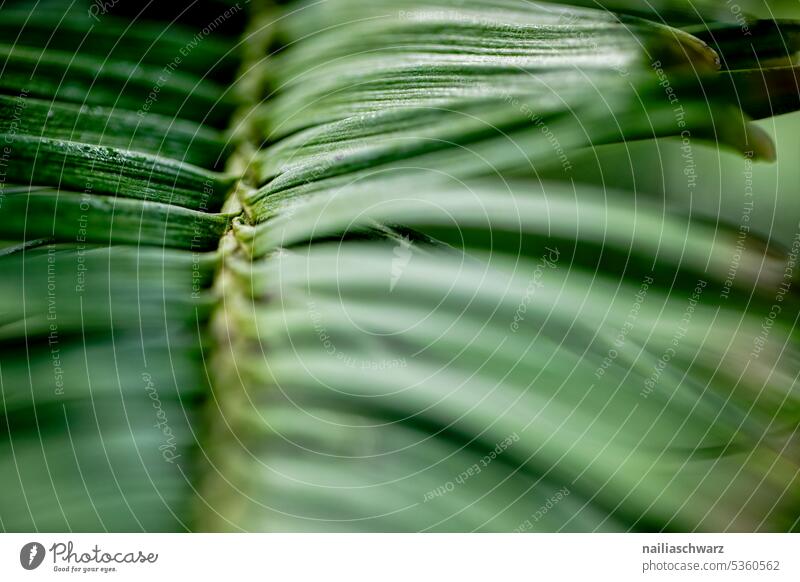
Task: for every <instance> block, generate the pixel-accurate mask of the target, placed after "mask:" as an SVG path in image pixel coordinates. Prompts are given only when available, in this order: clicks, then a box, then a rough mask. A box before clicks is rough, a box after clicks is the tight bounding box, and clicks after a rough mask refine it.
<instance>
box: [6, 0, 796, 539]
mask: <svg viewBox="0 0 800 582" xmlns="http://www.w3.org/2000/svg"><path fill="white" fill-rule="evenodd" d="M56 4H58V3H56ZM70 4H71V3H70ZM89 6H90V5H88V4H83V5H82V7H74V6H73V8H72V9H71V10H69V11H68V10H66V9H65V7H64V6H62V7H61V8H59V9H57V10H55V11H54V9H53V8H52V6H51V7H50V8H49V9H48V10H44V9H37V10H31V9H29V8H24V7H23V8H20V6H19V5H14V4H12V6H11V7H10V8H2V9H1V12H0V14H2V16H4V17H6V16H7V18H0V29H2V30H3V32H4V39H6V40H4V44H3V46H2V47H0V58H2V60H3V63H4V65H3V67H4V68H3V69H2V74H1V75H0V134H2V136H0V141H2V142H3V143H4V144H7V147H6V149H4V150H2V149H0V154H2V155H3V157H2V165H0V168H2V171H3V173H2V182H0V229H1V230H0V240H2V241H5V242H0V267H2V270H3V272H4V276H3V278H1V279H0V298H2V303H0V342H2V349H0V396H2V399H1V400H0V401H1V402H2V409H3V416H2V417H0V418H2V420H0V422H2V423H3V424H4V427H3V433H4V435H6V436H4V437H3V439H1V440H0V449H2V457H0V458H1V459H2V461H1V462H2V463H3V466H4V471H3V474H4V475H6V477H4V479H3V485H4V488H5V489H4V490H5V491H6V495H5V496H4V499H3V500H2V501H0V526H1V527H2V528H3V529H5V530H10V531H31V530H50V531H53V530H58V531H60V530H82V531H93V530H108V531H138V530H146V531H156V530H166V531H170V530H203V531H205V530H214V531H216V530H251V531H349V530H352V531H420V530H424V531H473V530H486V531H533V530H536V531H580V532H584V531H630V530H643V531H659V530H668V531H720V530H734V531H793V530H796V529H797V528H798V523H799V520H800V500H798V498H797V490H798V489H797V487H798V475H799V474H800V465H799V463H800V457H798V449H797V436H796V433H797V428H798V425H799V424H800V401H798V389H797V387H796V378H797V375H798V373H800V367H799V366H798V362H800V353H798V348H797V346H798V337H797V331H796V329H795V322H796V320H797V317H798V315H800V311H798V306H799V305H800V303H798V301H797V297H796V294H795V292H794V288H793V284H794V269H795V267H796V260H797V248H796V246H792V247H791V248H780V247H778V246H777V245H776V244H775V243H774V241H768V240H762V239H760V238H758V237H757V236H756V234H755V232H751V231H750V229H749V228H747V229H745V228H743V227H742V226H743V225H742V224H740V225H724V224H720V223H718V222H717V223H712V222H709V221H702V220H700V219H698V217H697V216H695V215H694V214H693V208H690V207H686V206H679V205H677V204H669V203H666V202H665V201H664V200H660V199H657V197H655V196H653V195H650V194H647V193H643V192H640V191H639V190H638V189H637V188H630V189H625V188H610V187H608V186H607V184H606V183H605V179H602V180H600V183H598V184H592V183H591V182H592V180H591V179H590V178H589V176H588V173H587V172H585V169H584V167H583V166H582V165H581V162H580V159H585V157H586V156H589V157H592V156H594V157H595V158H596V160H597V164H598V167H599V168H600V171H601V172H606V171H607V172H608V174H609V175H611V174H613V173H615V172H616V171H617V170H618V169H619V168H613V167H608V166H604V165H603V164H602V163H601V162H600V159H601V158H600V155H599V153H598V152H601V151H602V149H603V147H605V146H609V145H610V144H622V145H619V146H617V147H624V148H625V149H626V151H625V155H626V157H627V158H626V163H627V164H629V165H631V166H632V167H633V166H635V165H639V164H647V163H653V160H652V159H648V158H645V157H644V156H641V157H636V154H635V153H631V152H632V151H633V150H629V149H628V144H629V143H630V142H632V141H635V140H653V139H656V138H676V139H677V143H678V147H681V148H682V149H681V154H682V159H681V160H680V162H681V163H680V165H679V166H678V167H674V168H668V169H666V170H664V171H665V173H671V174H672V175H675V176H679V177H680V180H681V181H682V187H683V188H684V189H687V190H688V191H689V192H690V197H692V196H701V195H702V193H701V192H699V191H696V190H693V187H694V186H693V184H695V183H696V180H697V176H698V174H700V173H702V171H703V167H700V166H698V163H699V162H698V161H697V160H696V159H695V151H696V148H699V147H701V144H705V145H706V146H714V147H718V148H721V149H725V150H728V151H731V152H736V153H738V154H739V155H744V156H745V159H747V160H750V161H753V160H759V159H766V160H769V159H773V158H774V157H775V155H776V152H775V149H774V146H773V144H772V142H771V140H770V138H769V136H768V134H767V133H766V132H765V131H764V129H763V128H762V126H760V125H758V124H755V123H753V120H754V119H760V118H764V117H769V116H772V115H775V114H779V113H784V112H789V111H793V110H795V109H798V108H800V102H798V90H797V84H796V69H795V66H794V58H793V57H794V54H793V53H794V52H795V51H796V50H797V49H798V42H797V39H798V36H797V30H798V25H797V24H796V23H794V22H793V21H777V22H776V21H772V20H769V21H767V20H758V19H757V18H755V17H751V16H749V15H748V16H747V17H746V20H741V19H738V18H737V15H736V14H734V13H732V12H731V11H730V10H729V9H727V8H725V7H720V6H719V5H718V4H716V3H696V2H682V1H675V2H667V1H664V2H657V3H638V2H616V1H613V0H609V1H604V2H583V1H575V2H565V3H564V4H559V3H554V2H542V3H529V2H519V1H511V0H432V1H431V0H428V1H422V0H395V1H394V2H392V3H391V5H387V3H378V2H374V1H368V0H330V1H327V2H322V3H319V2H292V3H287V4H285V5H279V4H276V3H271V2H254V3H252V5H250V6H249V7H248V11H247V13H246V15H243V14H241V13H240V10H241V9H240V7H239V6H238V5H236V4H235V3H227V4H226V3H224V2H215V1H212V0H208V2H203V3H200V5H199V6H200V7H199V8H197V9H196V10H195V12H194V13H192V15H188V16H184V17H181V18H179V19H178V20H177V22H173V19H172V15H171V12H170V10H172V8H169V7H161V8H154V9H153V10H154V12H151V13H148V14H147V15H146V16H147V17H148V18H149V19H150V20H148V21H145V23H144V24H142V25H140V24H139V23H138V21H136V20H134V19H132V16H134V15H131V17H129V16H128V15H126V14H124V13H117V14H102V15H99V18H100V20H101V22H100V23H98V22H96V21H95V19H94V18H93V15H92V10H90V9H89ZM162 9H163V10H164V13H163V14H160V13H159V12H158V10H162ZM59 10H60V12H59ZM197 10H199V11H200V12H199V13H198V12H197ZM226 14H227V16H224V15H226ZM62 15H63V18H62ZM94 16H95V17H97V16H98V15H97V14H95V15H94ZM158 18H162V20H161V21H159V20H158ZM245 20H246V22H244V21H245ZM210 23H211V24H210ZM743 23H744V24H746V25H747V28H746V32H748V33H749V34H747V35H746V36H743V35H744V32H745V29H744V28H743ZM242 27H243V28H242ZM187 47H190V48H191V50H189V49H188V48H187ZM656 143H661V142H656ZM661 162H662V160H659V164H661ZM653 168H654V169H653V172H654V173H657V172H660V171H662V170H663V168H664V166H663V165H658V166H657V165H655V164H654V166H653ZM662 179H663V180H664V181H665V182H666V181H667V179H666V177H662ZM743 220H744V219H743ZM743 224H744V223H743ZM545 506H547V511H544V512H542V511H541V508H542V507H545Z"/></svg>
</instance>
